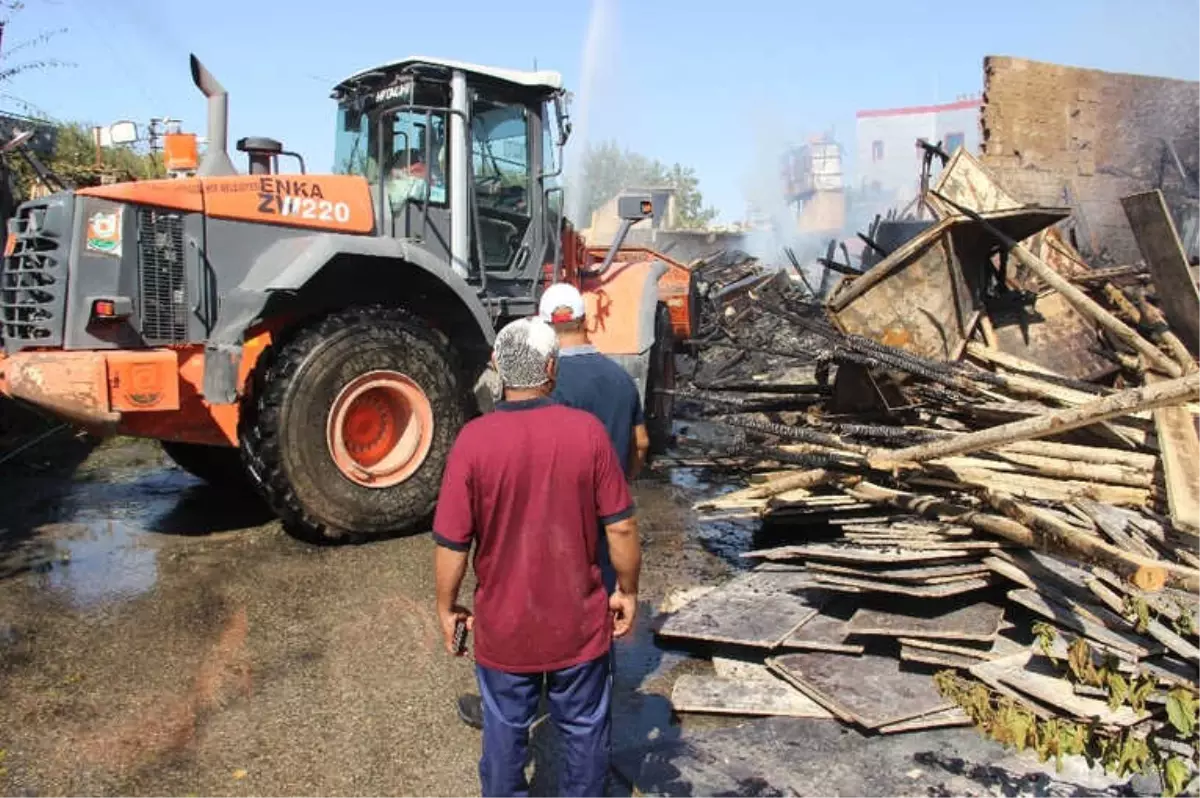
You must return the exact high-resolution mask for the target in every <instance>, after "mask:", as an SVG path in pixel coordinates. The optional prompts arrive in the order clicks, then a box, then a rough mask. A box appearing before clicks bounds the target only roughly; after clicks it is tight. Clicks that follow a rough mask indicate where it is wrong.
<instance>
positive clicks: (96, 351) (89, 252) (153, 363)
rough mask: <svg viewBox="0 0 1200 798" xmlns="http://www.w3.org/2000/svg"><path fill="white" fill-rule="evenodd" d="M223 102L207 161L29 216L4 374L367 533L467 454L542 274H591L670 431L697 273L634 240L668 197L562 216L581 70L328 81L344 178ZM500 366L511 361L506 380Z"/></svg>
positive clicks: (8, 258) (180, 460)
mask: <svg viewBox="0 0 1200 798" xmlns="http://www.w3.org/2000/svg"><path fill="white" fill-rule="evenodd" d="M191 71H192V79H193V81H194V82H195V84H196V86H197V87H198V88H199V89H200V90H201V91H202V92H203V93H204V95H205V96H206V97H207V98H208V133H207V135H208V145H207V150H206V152H205V153H204V156H203V158H202V159H201V161H200V163H199V164H198V168H197V169H196V172H195V176H194V177H182V178H178V179H165V180H149V181H136V182H125V183H117V184H112V185H104V186H96V187H91V188H86V189H80V190H76V191H61V192H58V193H55V194H52V195H50V196H47V197H43V198H40V199H37V200H32V201H29V202H25V203H23V204H22V205H20V207H19V208H18V210H17V213H16V215H15V216H14V217H13V218H12V219H10V220H9V222H8V239H7V241H6V246H5V254H4V263H3V269H2V270H0V335H2V337H3V352H4V355H3V358H2V359H0V391H2V392H3V393H5V394H7V395H9V396H11V397H14V398H16V399H18V400H20V401H24V402H29V403H32V404H34V405H37V406H39V407H41V408H44V409H48V410H50V411H53V412H54V413H56V414H58V415H60V416H61V417H63V418H65V419H70V420H72V421H74V422H76V423H77V424H79V425H80V426H82V427H86V428H89V429H91V430H93V431H95V432H98V433H101V434H124V435H132V436H140V437H146V438H156V439H158V440H160V441H161V442H162V445H163V448H164V449H165V450H166V452H167V454H168V455H169V456H170V457H171V458H172V459H173V460H174V461H175V462H176V463H177V464H178V465H180V466H181V467H182V468H184V469H186V470H187V471H189V472H191V473H192V474H195V475H196V476H198V477H201V478H202V479H205V480H207V481H209V482H212V483H218V484H226V485H232V484H236V483H239V482H243V481H245V480H246V479H249V481H250V482H251V483H252V484H253V485H254V486H255V487H256V488H257V489H258V490H259V491H260V492H261V494H262V495H263V496H264V497H265V499H266V501H267V502H268V503H269V505H270V506H271V508H272V509H273V510H274V511H275V512H276V513H277V514H278V515H279V516H280V517H282V518H283V519H284V521H285V522H286V523H287V524H288V526H289V528H290V529H292V530H293V531H295V532H297V533H300V534H303V535H305V536H313V537H329V538H339V537H341V538H345V537H354V538H363V537H368V538H369V537H371V536H377V535H382V534H385V533H394V532H404V531H410V530H414V529H417V528H419V525H420V524H421V523H423V522H424V521H425V520H427V519H428V516H429V515H430V513H431V511H432V509H433V507H434V505H435V502H436V500H437V494H438V488H439V483H440V480H441V476H442V470H443V466H444V463H445V458H446V454H447V452H448V450H449V448H450V445H451V443H452V442H453V440H454V437H455V435H456V433H457V432H458V431H459V429H460V428H461V426H462V425H463V424H464V423H465V421H466V419H468V418H469V417H470V416H471V415H473V414H476V413H478V412H481V411H484V410H486V409H488V406H489V404H488V403H489V402H490V401H492V400H493V399H494V398H495V397H494V391H495V389H496V387H497V386H496V385H495V384H494V383H495V380H494V374H491V372H490V371H489V369H488V359H489V354H490V345H491V343H492V341H493V339H494V335H495V331H496V330H497V329H498V328H499V327H500V326H502V325H503V324H505V323H506V322H508V321H509V320H511V319H514V318H517V317H521V316H527V315H531V314H533V313H535V312H536V308H537V301H538V299H539V297H540V296H541V292H542V291H543V290H544V289H545V287H546V286H547V285H548V284H549V283H550V282H553V281H555V280H570V281H573V282H574V283H575V284H576V285H578V286H579V287H580V288H581V290H583V292H584V294H585V297H586V299H587V304H588V311H589V317H590V324H591V329H590V332H591V334H592V337H593V339H594V341H595V343H596V344H597V346H598V347H599V348H600V349H601V350H602V351H604V352H605V353H606V354H609V355H610V356H612V357H613V358H615V359H616V360H617V361H619V362H620V363H622V364H623V365H624V366H625V368H626V369H627V370H628V371H629V372H630V373H631V374H632V375H633V376H634V378H635V379H636V381H637V383H638V386H639V389H640V390H641V392H642V395H643V398H644V401H645V403H646V410H647V415H648V423H649V426H650V427H651V428H652V430H653V432H654V438H655V439H656V441H657V442H658V444H659V445H661V443H662V441H663V440H664V438H665V436H666V434H668V433H669V425H670V421H671V418H670V415H671V402H670V394H669V393H663V392H662V391H663V390H667V391H669V390H670V389H671V388H672V387H673V380H674V369H673V362H674V360H673V357H674V352H675V349H676V346H677V344H676V342H677V341H680V340H682V339H685V338H688V337H690V336H691V334H692V324H693V313H694V312H695V310H694V309H695V306H696V303H695V299H696V297H695V288H694V286H693V284H692V281H691V275H690V273H689V272H688V270H687V269H686V268H685V267H684V266H682V265H681V264H679V263H676V262H673V261H671V260H670V259H668V258H666V257H663V256H660V255H657V254H656V253H653V252H650V251H646V250H633V251H629V252H623V251H622V250H621V247H620V245H621V243H622V241H623V238H624V235H625V233H626V232H627V231H628V229H629V225H631V224H634V223H636V222H637V221H638V220H640V219H642V218H645V217H646V216H649V215H650V214H651V213H652V212H653V209H652V207H651V205H650V202H649V200H648V199H641V198H638V197H630V198H626V199H624V200H622V201H621V202H620V203H619V204H620V212H621V215H622V218H623V219H624V223H623V225H622V228H621V233H620V234H619V235H618V238H617V240H616V241H614V242H613V244H612V246H610V247H609V248H608V249H607V251H605V250H600V249H596V248H589V247H588V246H586V244H585V242H583V241H581V240H580V238H579V236H578V235H577V234H576V233H575V232H574V231H573V230H572V228H571V227H570V224H569V223H568V222H566V221H565V219H564V217H563V214H562V210H561V208H562V189H561V188H559V187H558V186H557V185H556V178H557V177H558V176H559V174H560V168H559V164H561V158H562V148H563V145H564V144H565V143H566V141H567V138H568V136H569V134H570V118H569V115H568V113H567V110H566V102H565V99H566V97H565V92H564V90H563V88H562V82H561V78H560V76H559V75H558V74H557V73H554V72H546V71H539V72H523V71H514V70H506V69H496V68H490V67H486V66H478V65H472V64H466V63H460V62H457V61H448V60H440V59H435V58H407V59H404V60H401V61H396V62H394V63H390V64H385V65H382V66H378V67H374V68H371V69H367V70H364V71H362V72H359V73H357V74H355V75H352V76H350V77H349V78H347V79H345V80H344V81H342V82H341V83H339V84H338V85H337V86H336V87H335V88H334V90H333V99H334V100H335V101H336V104H337V124H336V154H335V168H334V173H333V174H308V173H306V171H305V168H304V162H303V160H302V159H300V158H299V157H298V156H296V159H297V161H298V171H297V172H295V173H283V172H280V171H279V162H280V159H281V158H286V157H288V156H293V155H294V153H289V152H287V151H285V150H284V148H283V145H282V144H281V143H280V142H278V141H275V140H272V139H268V138H244V139H241V140H240V141H238V142H237V149H238V150H239V151H240V152H243V153H245V155H246V157H247V170H246V172H245V173H244V174H243V173H239V172H238V171H237V170H236V169H235V167H234V165H233V163H232V162H231V160H230V158H229V155H228V152H227V147H226V131H227V120H226V113H227V107H228V98H227V94H226V92H225V89H224V88H223V87H222V86H221V84H220V83H219V82H218V81H217V80H216V79H215V78H214V77H213V76H212V74H211V73H209V72H208V70H206V69H205V67H204V66H203V65H202V64H201V63H200V62H199V61H198V60H197V59H196V57H195V56H192V57H191ZM489 375H490V376H491V377H492V378H491V379H489Z"/></svg>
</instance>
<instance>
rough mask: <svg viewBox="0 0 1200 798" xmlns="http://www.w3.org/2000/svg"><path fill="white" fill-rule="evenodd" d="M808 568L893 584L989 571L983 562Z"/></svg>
mask: <svg viewBox="0 0 1200 798" xmlns="http://www.w3.org/2000/svg"><path fill="white" fill-rule="evenodd" d="M808 568H809V570H811V571H823V572H826V573H835V574H844V575H846V576H856V577H859V578H863V579H872V578H874V579H887V580H889V581H892V582H925V581H926V580H928V579H945V578H947V577H956V578H963V577H971V576H978V575H979V574H982V573H985V572H986V571H987V570H988V567H987V566H986V565H985V564H984V563H982V562H978V563H968V564H964V565H934V566H930V567H928V568H887V569H882V570H868V569H865V568H852V567H850V566H845V565H832V564H830V563H822V562H816V561H813V562H810V563H809V564H808Z"/></svg>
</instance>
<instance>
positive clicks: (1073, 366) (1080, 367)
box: [929, 150, 1113, 379]
mask: <svg viewBox="0 0 1200 798" xmlns="http://www.w3.org/2000/svg"><path fill="white" fill-rule="evenodd" d="M935 190H936V191H937V193H938V194H941V195H942V196H944V197H946V198H947V199H949V200H951V201H953V202H955V203H957V204H959V205H961V206H963V207H964V208H969V209H971V210H973V211H976V212H978V213H980V214H983V215H985V216H987V215H989V214H991V215H994V216H995V215H998V216H1001V217H1005V216H1007V217H1009V219H1008V224H1010V225H1011V224H1013V221H1012V220H1013V219H1018V218H1020V219H1023V225H1022V226H1020V227H1017V226H1013V227H1009V228H1008V229H1005V231H1004V232H1006V233H1008V234H1009V235H1010V236H1012V237H1013V238H1014V239H1016V240H1018V241H1022V242H1023V244H1024V245H1025V247H1026V248H1027V249H1029V250H1030V251H1031V252H1033V254H1034V255H1036V256H1037V257H1040V258H1041V259H1042V260H1044V261H1045V262H1046V263H1048V264H1049V265H1050V266H1051V268H1053V269H1054V270H1055V271H1057V272H1058V273H1059V274H1062V275H1063V276H1064V277H1069V276H1075V275H1078V274H1080V273H1082V272H1084V271H1086V268H1087V267H1086V265H1085V264H1084V261H1083V258H1082V257H1080V256H1079V253H1077V252H1076V251H1075V249H1074V247H1072V246H1071V245H1070V244H1069V243H1068V242H1067V241H1066V240H1064V239H1063V237H1062V234H1061V233H1060V232H1059V231H1058V230H1057V228H1054V227H1052V225H1054V224H1056V223H1057V222H1060V221H1062V220H1064V219H1066V218H1067V217H1068V216H1069V215H1070V209H1069V208H1043V207H1037V206H1025V205H1022V204H1021V203H1019V202H1017V201H1016V200H1015V199H1014V198H1013V197H1012V195H1010V194H1009V193H1008V192H1006V191H1005V190H1004V189H1003V188H1002V187H1001V186H1000V184H999V183H998V182H997V181H996V179H995V177H994V176H993V175H992V174H991V172H989V171H988V170H987V168H986V167H984V166H983V165H982V164H981V163H980V162H979V161H978V160H977V159H976V158H975V157H974V156H973V155H971V154H970V153H968V152H966V151H965V150H959V151H958V152H957V153H955V155H954V157H952V158H951V159H950V162H949V163H948V164H946V168H945V169H943V170H942V173H941V175H940V176H939V178H938V183H937V188H936V189H935ZM929 203H930V205H931V206H933V208H934V209H935V210H936V211H937V212H938V213H939V215H941V216H942V217H943V218H945V219H948V218H954V217H956V216H959V214H958V211H957V210H956V209H955V208H953V207H952V206H951V205H949V204H948V203H946V202H945V201H943V200H942V199H941V198H940V197H938V196H936V195H934V194H932V193H931V194H930V196H929ZM959 218H961V217H959ZM997 226H1000V225H997ZM993 243H994V239H993V237H992V236H991V235H990V234H988V233H986V232H985V231H983V230H982V229H981V228H980V227H979V226H978V225H963V226H960V227H957V228H955V233H954V248H955V255H956V257H957V258H958V260H959V263H960V264H961V268H962V271H963V274H964V275H965V277H966V278H967V279H968V280H970V279H971V277H972V275H974V274H978V273H979V271H980V269H987V268H992V266H991V265H990V259H991V248H992V245H993ZM1005 277H1006V282H1007V284H1008V286H1009V287H1010V288H1014V289H1020V290H1025V291H1032V292H1034V293H1038V292H1039V291H1040V290H1041V289H1042V288H1043V286H1042V285H1041V282H1040V281H1039V280H1038V279H1037V278H1035V277H1034V276H1033V275H1031V274H1029V273H1027V272H1026V270H1024V269H1023V268H1022V267H1021V266H1020V265H1019V264H1017V263H1016V262H1015V261H1010V262H1009V264H1008V266H1007V273H1006V275H1005ZM988 316H989V318H990V319H991V323H992V327H993V328H994V329H995V332H996V346H997V347H998V348H999V349H1000V350H1001V351H1003V352H1007V353H1008V354H1011V355H1016V356H1018V357H1021V358H1023V359H1025V360H1028V361H1030V362H1032V363H1036V364H1038V365H1040V366H1043V367H1046V368H1053V369H1054V370H1055V371H1057V372H1059V373H1061V374H1063V375H1064V376H1067V377H1073V378H1076V379H1096V378H1098V377H1100V376H1103V375H1105V374H1108V373H1110V372H1111V371H1112V370H1113V368H1112V365H1111V364H1110V363H1109V362H1108V361H1106V360H1104V358H1102V357H1100V355H1098V354H1096V353H1095V352H1092V351H1089V347H1091V346H1094V345H1095V344H1096V343H1097V341H1098V337H1097V332H1096V330H1095V327H1094V326H1093V325H1092V324H1091V323H1090V322H1089V321H1088V320H1087V319H1085V318H1084V317H1083V316H1082V315H1080V313H1079V312H1078V311H1077V310H1075V308H1074V307H1072V306H1071V305H1070V303H1068V302H1067V301H1066V300H1065V299H1063V298H1062V297H1061V296H1060V295H1059V294H1057V293H1043V294H1042V295H1041V296H1038V298H1037V300H1036V302H1035V303H1034V306H1033V307H1031V308H1028V307H1022V306H1010V307H1000V306H997V305H993V306H992V307H990V308H989V309H988Z"/></svg>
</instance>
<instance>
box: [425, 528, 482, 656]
mask: <svg viewBox="0 0 1200 798" xmlns="http://www.w3.org/2000/svg"><path fill="white" fill-rule="evenodd" d="M433 570H434V579H435V582H436V588H435V589H436V591H437V614H438V620H439V621H440V622H441V624H442V634H443V636H444V637H446V650H447V651H449V652H450V653H451V654H454V653H456V652H455V651H454V625H455V624H456V623H457V622H458V619H459V618H462V619H463V620H465V621H466V622H467V629H468V630H469V629H470V628H471V627H472V626H473V625H474V624H473V620H474V619H473V617H472V615H471V612H470V611H469V610H468V609H467V608H466V607H463V606H461V605H460V604H459V603H458V591H459V589H460V588H461V587H462V581H463V577H464V576H466V574H467V553H466V552H465V551H455V550H454V549H451V548H447V547H446V546H443V545H441V544H438V545H437V547H436V548H435V551H434V554H433ZM447 625H449V635H447V634H446V631H447Z"/></svg>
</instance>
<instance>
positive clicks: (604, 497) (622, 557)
mask: <svg viewBox="0 0 1200 798" xmlns="http://www.w3.org/2000/svg"><path fill="white" fill-rule="evenodd" d="M593 440H594V444H593V451H594V455H593V457H594V458H595V460H594V462H595V474H596V515H598V516H599V517H600V523H601V524H603V525H604V535H605V537H606V538H607V540H608V553H609V560H610V561H611V562H612V565H613V570H614V571H616V574H617V589H616V591H615V592H614V593H613V594H612V596H610V597H609V599H608V607H609V609H610V610H612V612H613V636H614V637H621V636H622V635H625V634H627V633H628V632H629V630H630V629H632V628H633V621H634V618H635V617H636V615H637V591H638V577H639V575H640V573H641V568H642V545H641V540H640V539H639V537H638V528H637V518H636V517H635V513H636V508H635V507H634V505H633V496H632V495H631V494H630V492H629V484H628V483H627V482H626V481H625V474H624V473H623V471H622V469H621V467H620V464H619V463H618V462H617V454H616V450H615V449H614V448H613V445H612V443H611V442H610V441H609V440H608V436H607V434H605V433H604V429H603V427H601V426H600V424H599V423H597V424H595V432H593Z"/></svg>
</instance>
